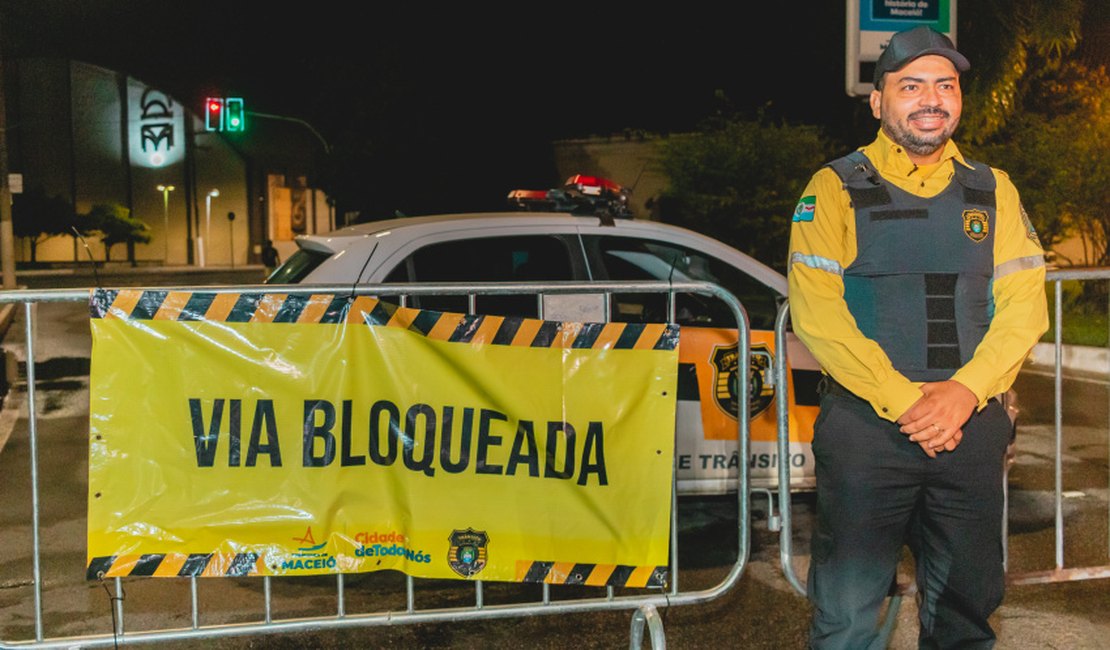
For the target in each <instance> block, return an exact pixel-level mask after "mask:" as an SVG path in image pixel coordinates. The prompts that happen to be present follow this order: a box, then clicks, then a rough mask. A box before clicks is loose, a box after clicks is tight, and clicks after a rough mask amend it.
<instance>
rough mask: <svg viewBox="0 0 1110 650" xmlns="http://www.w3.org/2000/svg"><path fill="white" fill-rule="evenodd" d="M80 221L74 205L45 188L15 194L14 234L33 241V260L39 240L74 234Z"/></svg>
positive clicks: (13, 201)
mask: <svg viewBox="0 0 1110 650" xmlns="http://www.w3.org/2000/svg"><path fill="white" fill-rule="evenodd" d="M77 222H78V220H77V213H76V212H75V211H74V209H73V205H72V204H70V202H69V201H67V200H65V199H64V198H62V197H61V196H47V195H46V192H45V191H43V190H42V189H41V188H34V189H31V190H29V191H27V192H24V193H22V194H15V195H13V196H12V234H13V235H15V236H16V237H19V238H20V239H23V240H25V241H27V242H28V243H29V244H30V246H31V261H32V262H34V261H35V255H36V252H37V250H38V245H39V244H41V243H42V242H44V241H46V240H48V239H50V238H51V237H56V236H58V235H72V234H73V228H74V227H75V226H76V225H77Z"/></svg>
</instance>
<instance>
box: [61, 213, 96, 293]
mask: <svg viewBox="0 0 1110 650" xmlns="http://www.w3.org/2000/svg"><path fill="white" fill-rule="evenodd" d="M69 229H70V230H72V231H73V236H74V237H76V238H77V239H80V240H81V245H82V246H84V247H85V253H87V254H88V256H89V261H90V262H92V270H93V283H94V284H95V285H96V288H97V289H102V288H103V287H101V286H100V274H99V273H97V272H96V259H94V258H93V254H92V249H90V248H89V244H88V242H86V241H85V238H84V237H83V236H82V235H81V231H79V230H77V228H75V227H74V226H70V227H69Z"/></svg>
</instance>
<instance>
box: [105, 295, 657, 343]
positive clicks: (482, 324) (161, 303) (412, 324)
mask: <svg viewBox="0 0 1110 650" xmlns="http://www.w3.org/2000/svg"><path fill="white" fill-rule="evenodd" d="M89 311H90V314H91V316H92V318H100V319H121V320H171V321H211V322H221V323H302V324H304V323H320V324H342V323H348V324H365V325H369V326H372V327H373V326H377V327H397V328H401V329H406V330H409V331H411V332H415V333H418V334H420V335H422V336H424V337H426V338H429V339H434V340H440V341H447V342H451V343H469V344H471V345H513V346H521V347H534V348H564V349H594V350H610V349H613V350H620V349H628V350H674V349H675V348H676V347H677V346H678V332H679V329H678V326H677V325H668V324H664V323H580V322H573V321H547V320H539V319H535V318H515V317H508V316H484V315H467V314H458V313H452V312H439V311H429V310H421V309H413V308H410V307H400V306H398V305H396V304H393V303H389V302H385V301H384V300H379V299H377V298H373V297H369V296H356V297H351V296H346V295H339V294H313V295H311V296H303V295H288V294H280V293H219V292H207V291H203V292H202V291H168V290H157V289H96V290H95V291H94V292H93V293H92V296H91V298H90V305H89Z"/></svg>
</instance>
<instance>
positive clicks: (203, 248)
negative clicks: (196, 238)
mask: <svg viewBox="0 0 1110 650" xmlns="http://www.w3.org/2000/svg"><path fill="white" fill-rule="evenodd" d="M219 195H220V191H219V190H217V189H213V190H210V191H209V192H208V194H206V195H205V196H204V241H203V242H202V243H201V245H200V246H198V248H199V249H200V265H201V266H205V260H206V258H207V257H208V241H209V239H211V235H212V197H213V196H219Z"/></svg>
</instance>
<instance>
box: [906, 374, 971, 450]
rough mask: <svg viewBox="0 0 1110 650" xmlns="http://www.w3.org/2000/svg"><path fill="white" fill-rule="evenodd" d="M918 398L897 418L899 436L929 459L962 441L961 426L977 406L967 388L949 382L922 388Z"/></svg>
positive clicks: (927, 383)
mask: <svg viewBox="0 0 1110 650" xmlns="http://www.w3.org/2000/svg"><path fill="white" fill-rule="evenodd" d="M921 393H922V396H921V399H919V400H917V401H916V402H914V404H913V406H911V407H910V408H909V409H908V410H907V411H906V412H905V413H903V414H902V417H900V418H898V424H899V425H901V431H902V433H904V434H906V435H908V436H909V439H910V440H912V441H913V442H916V443H917V444H919V445H921V448H922V449H923V450H924V451H925V453H926V454H928V455H929V457H930V458H936V457H937V452H938V451H952V450H953V449H955V448H956V446H957V445H959V444H960V441H961V440H963V437H964V432H963V426H964V424H965V423H966V422H967V420H968V418H970V417H971V413H972V411H974V410H975V406H976V405H977V404H978V403H979V400H978V398H976V397H975V393H972V392H971V389H969V388H968V387H967V386H964V385H963V384H961V383H960V382H958V381H953V380H951V379H949V380H946V381H936V382H926V383H924V384H922V385H921Z"/></svg>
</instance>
